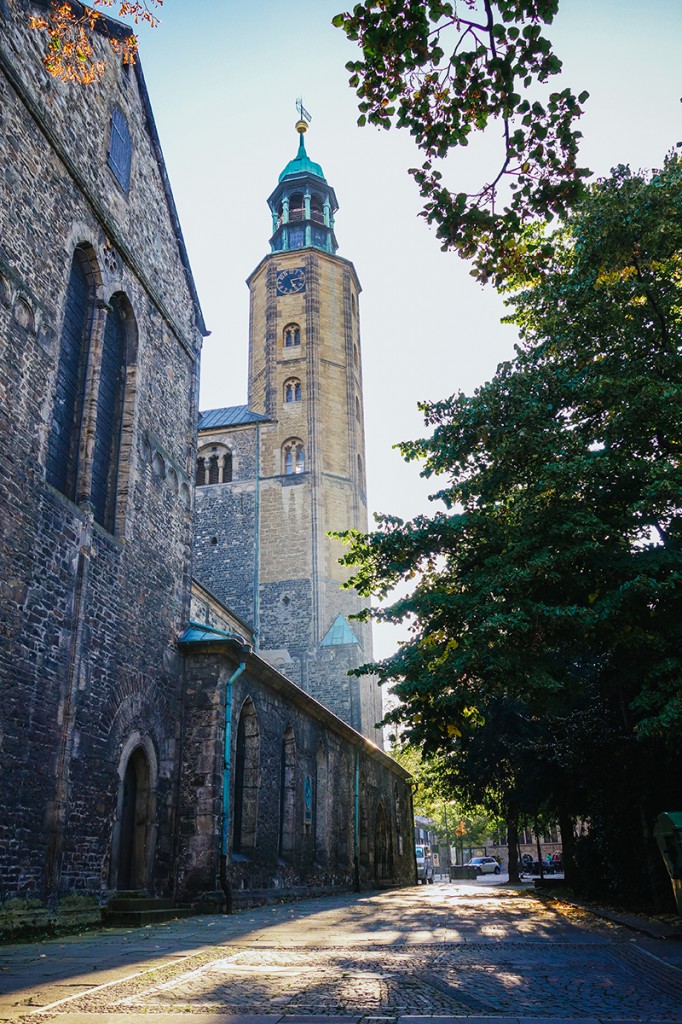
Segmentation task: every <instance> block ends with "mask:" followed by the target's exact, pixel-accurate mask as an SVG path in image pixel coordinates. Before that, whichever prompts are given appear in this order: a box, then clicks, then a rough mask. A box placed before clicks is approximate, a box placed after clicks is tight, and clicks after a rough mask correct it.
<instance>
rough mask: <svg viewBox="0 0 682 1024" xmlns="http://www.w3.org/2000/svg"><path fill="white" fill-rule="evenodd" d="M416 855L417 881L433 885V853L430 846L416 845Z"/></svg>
mask: <svg viewBox="0 0 682 1024" xmlns="http://www.w3.org/2000/svg"><path fill="white" fill-rule="evenodd" d="M414 853H415V857H416V860H417V881H418V882H421V883H422V885H426V883H427V882H428V883H429V885H433V855H432V853H431V849H430V847H428V846H422V845H421V844H420V845H419V846H415V848H414Z"/></svg>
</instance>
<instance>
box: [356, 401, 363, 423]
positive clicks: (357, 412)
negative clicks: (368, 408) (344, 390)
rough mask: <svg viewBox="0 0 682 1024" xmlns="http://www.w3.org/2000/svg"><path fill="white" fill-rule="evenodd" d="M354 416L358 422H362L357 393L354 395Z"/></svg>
mask: <svg viewBox="0 0 682 1024" xmlns="http://www.w3.org/2000/svg"><path fill="white" fill-rule="evenodd" d="M355 418H356V420H357V421H358V423H361V422H362V413H361V412H360V399H359V398H358V396H357V395H356V396H355Z"/></svg>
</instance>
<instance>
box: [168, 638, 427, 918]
mask: <svg viewBox="0 0 682 1024" xmlns="http://www.w3.org/2000/svg"><path fill="white" fill-rule="evenodd" d="M241 663H243V664H244V665H245V669H244V671H243V672H242V673H241V674H240V675H238V677H237V678H236V679H235V681H234V683H233V684H232V685H231V686H230V685H229V682H228V681H229V679H230V678H231V677H232V676H233V675H234V674H235V672H236V671H238V669H239V666H240V664H241ZM228 691H231V693H230V695H229V697H228V696H227V694H228ZM226 700H230V701H231V709H232V710H231V715H230V721H231V738H230V748H231V758H230V762H231V772H230V782H229V787H230V788H229V792H230V808H229V814H230V823H231V824H230V832H229V837H228V838H229V845H228V853H229V856H228V863H227V868H226V878H227V881H228V882H229V883H230V886H231V888H232V890H233V892H235V893H240V892H241V893H245V894H246V895H248V892H249V891H251V890H270V891H272V890H275V891H280V890H286V889H289V888H292V887H296V886H301V885H305V886H322V887H329V888H352V887H353V886H354V884H355V881H356V875H355V871H356V865H355V860H354V858H355V853H356V850H357V855H358V863H357V872H358V882H359V885H360V886H361V887H362V888H372V887H375V886H377V885H379V886H381V885H388V884H412V883H413V882H414V851H413V849H412V820H411V798H410V790H409V783H408V781H407V779H408V776H407V773H405V772H404V771H403V769H402V768H400V767H399V766H398V765H396V764H395V762H393V761H391V759H390V758H388V757H387V756H386V755H385V754H383V753H382V752H381V751H380V750H379V749H378V748H376V747H375V746H373V745H372V744H371V743H369V742H368V741H367V740H365V739H364V738H363V737H362V736H360V735H359V734H358V733H356V732H354V731H353V730H352V729H350V728H349V727H348V726H346V725H345V724H344V723H343V722H340V721H339V720H338V719H337V718H335V717H334V716H333V715H331V714H330V712H329V711H327V709H326V708H324V707H323V706H322V705H321V704H319V703H318V702H317V701H315V700H313V699H312V698H311V697H309V696H308V695H307V694H306V693H304V692H303V691H301V690H300V689H298V687H296V686H295V685H293V684H292V683H291V682H290V681H289V680H288V679H285V678H284V677H283V676H282V675H280V674H279V673H278V672H276V671H275V670H273V669H272V668H271V667H270V666H269V665H266V664H265V662H264V661H262V660H261V659H260V658H258V657H257V656H255V655H253V654H248V653H244V652H241V653H239V652H238V651H236V650H225V649H223V650H220V649H219V647H218V646H217V645H210V644H207V645H205V646H204V647H203V649H202V650H195V651H193V652H192V653H191V654H190V655H189V656H188V687H187V698H186V706H185V720H186V722H187V723H188V729H187V734H186V740H185V748H184V749H185V764H184V771H183V779H184V784H183V790H182V798H181V805H180V806H181V812H180V813H181V820H180V823H179V824H180V836H181V840H180V843H181V848H180V852H179V867H178V883H179V891H180V893H181V894H184V895H186V896H190V895H192V896H193V898H196V897H197V895H199V894H201V893H204V894H211V893H219V892H220V890H221V878H220V836H221V827H222V813H223V811H222V786H223V775H222V772H223V759H224V742H225V729H224V724H223V723H224V721H225V703H226ZM241 714H247V715H248V716H249V722H250V723H251V724H250V725H249V735H250V739H249V742H250V744H251V747H252V752H251V755H250V754H249V752H248V751H247V754H246V755H245V757H246V761H247V762H248V763H247V764H246V769H245V771H244V774H243V776H242V779H241V783H240V782H239V781H238V778H237V776H238V775H239V768H238V763H239V755H238V752H237V742H238V739H237V736H238V725H239V718H240V715H241ZM287 737H290V744H291V750H292V754H291V763H290V765H289V767H288V768H287V769H285V768H283V764H282V761H283V749H284V745H285V740H286V738H287ZM356 758H357V762H358V789H357V796H358V815H357V829H356V824H355V813H354V807H355V785H356V783H355V771H356ZM287 771H289V772H290V778H289V783H286V784H285V785H286V786H287V791H286V795H283V793H282V779H283V778H284V776H285V775H286V772H287ZM240 788H241V794H242V796H241V799H242V801H243V802H244V804H245V807H244V808H243V816H242V819H241V822H242V823H241V842H240V843H238V845H239V847H240V848H239V849H235V820H236V819H237V818H238V817H239V812H238V808H237V806H236V803H237V802H238V800H239V796H238V791H239V790H240ZM306 791H307V792H308V794H309V795H308V799H307V801H306ZM289 796H290V797H291V799H290V800H289ZM378 819H379V820H380V821H383V822H385V826H384V827H383V829H382V828H377V821H378Z"/></svg>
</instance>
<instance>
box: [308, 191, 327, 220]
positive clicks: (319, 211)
mask: <svg viewBox="0 0 682 1024" xmlns="http://www.w3.org/2000/svg"><path fill="white" fill-rule="evenodd" d="M310 217H311V220H314V221H315V223H316V224H324V206H323V205H322V200H321V199H320V197H319V196H311V199H310Z"/></svg>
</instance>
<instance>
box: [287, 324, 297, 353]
mask: <svg viewBox="0 0 682 1024" xmlns="http://www.w3.org/2000/svg"><path fill="white" fill-rule="evenodd" d="M300 344H301V328H300V327H299V325H298V324H287V325H286V327H285V328H284V347H285V348H294V347H295V346H296V345H300Z"/></svg>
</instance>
